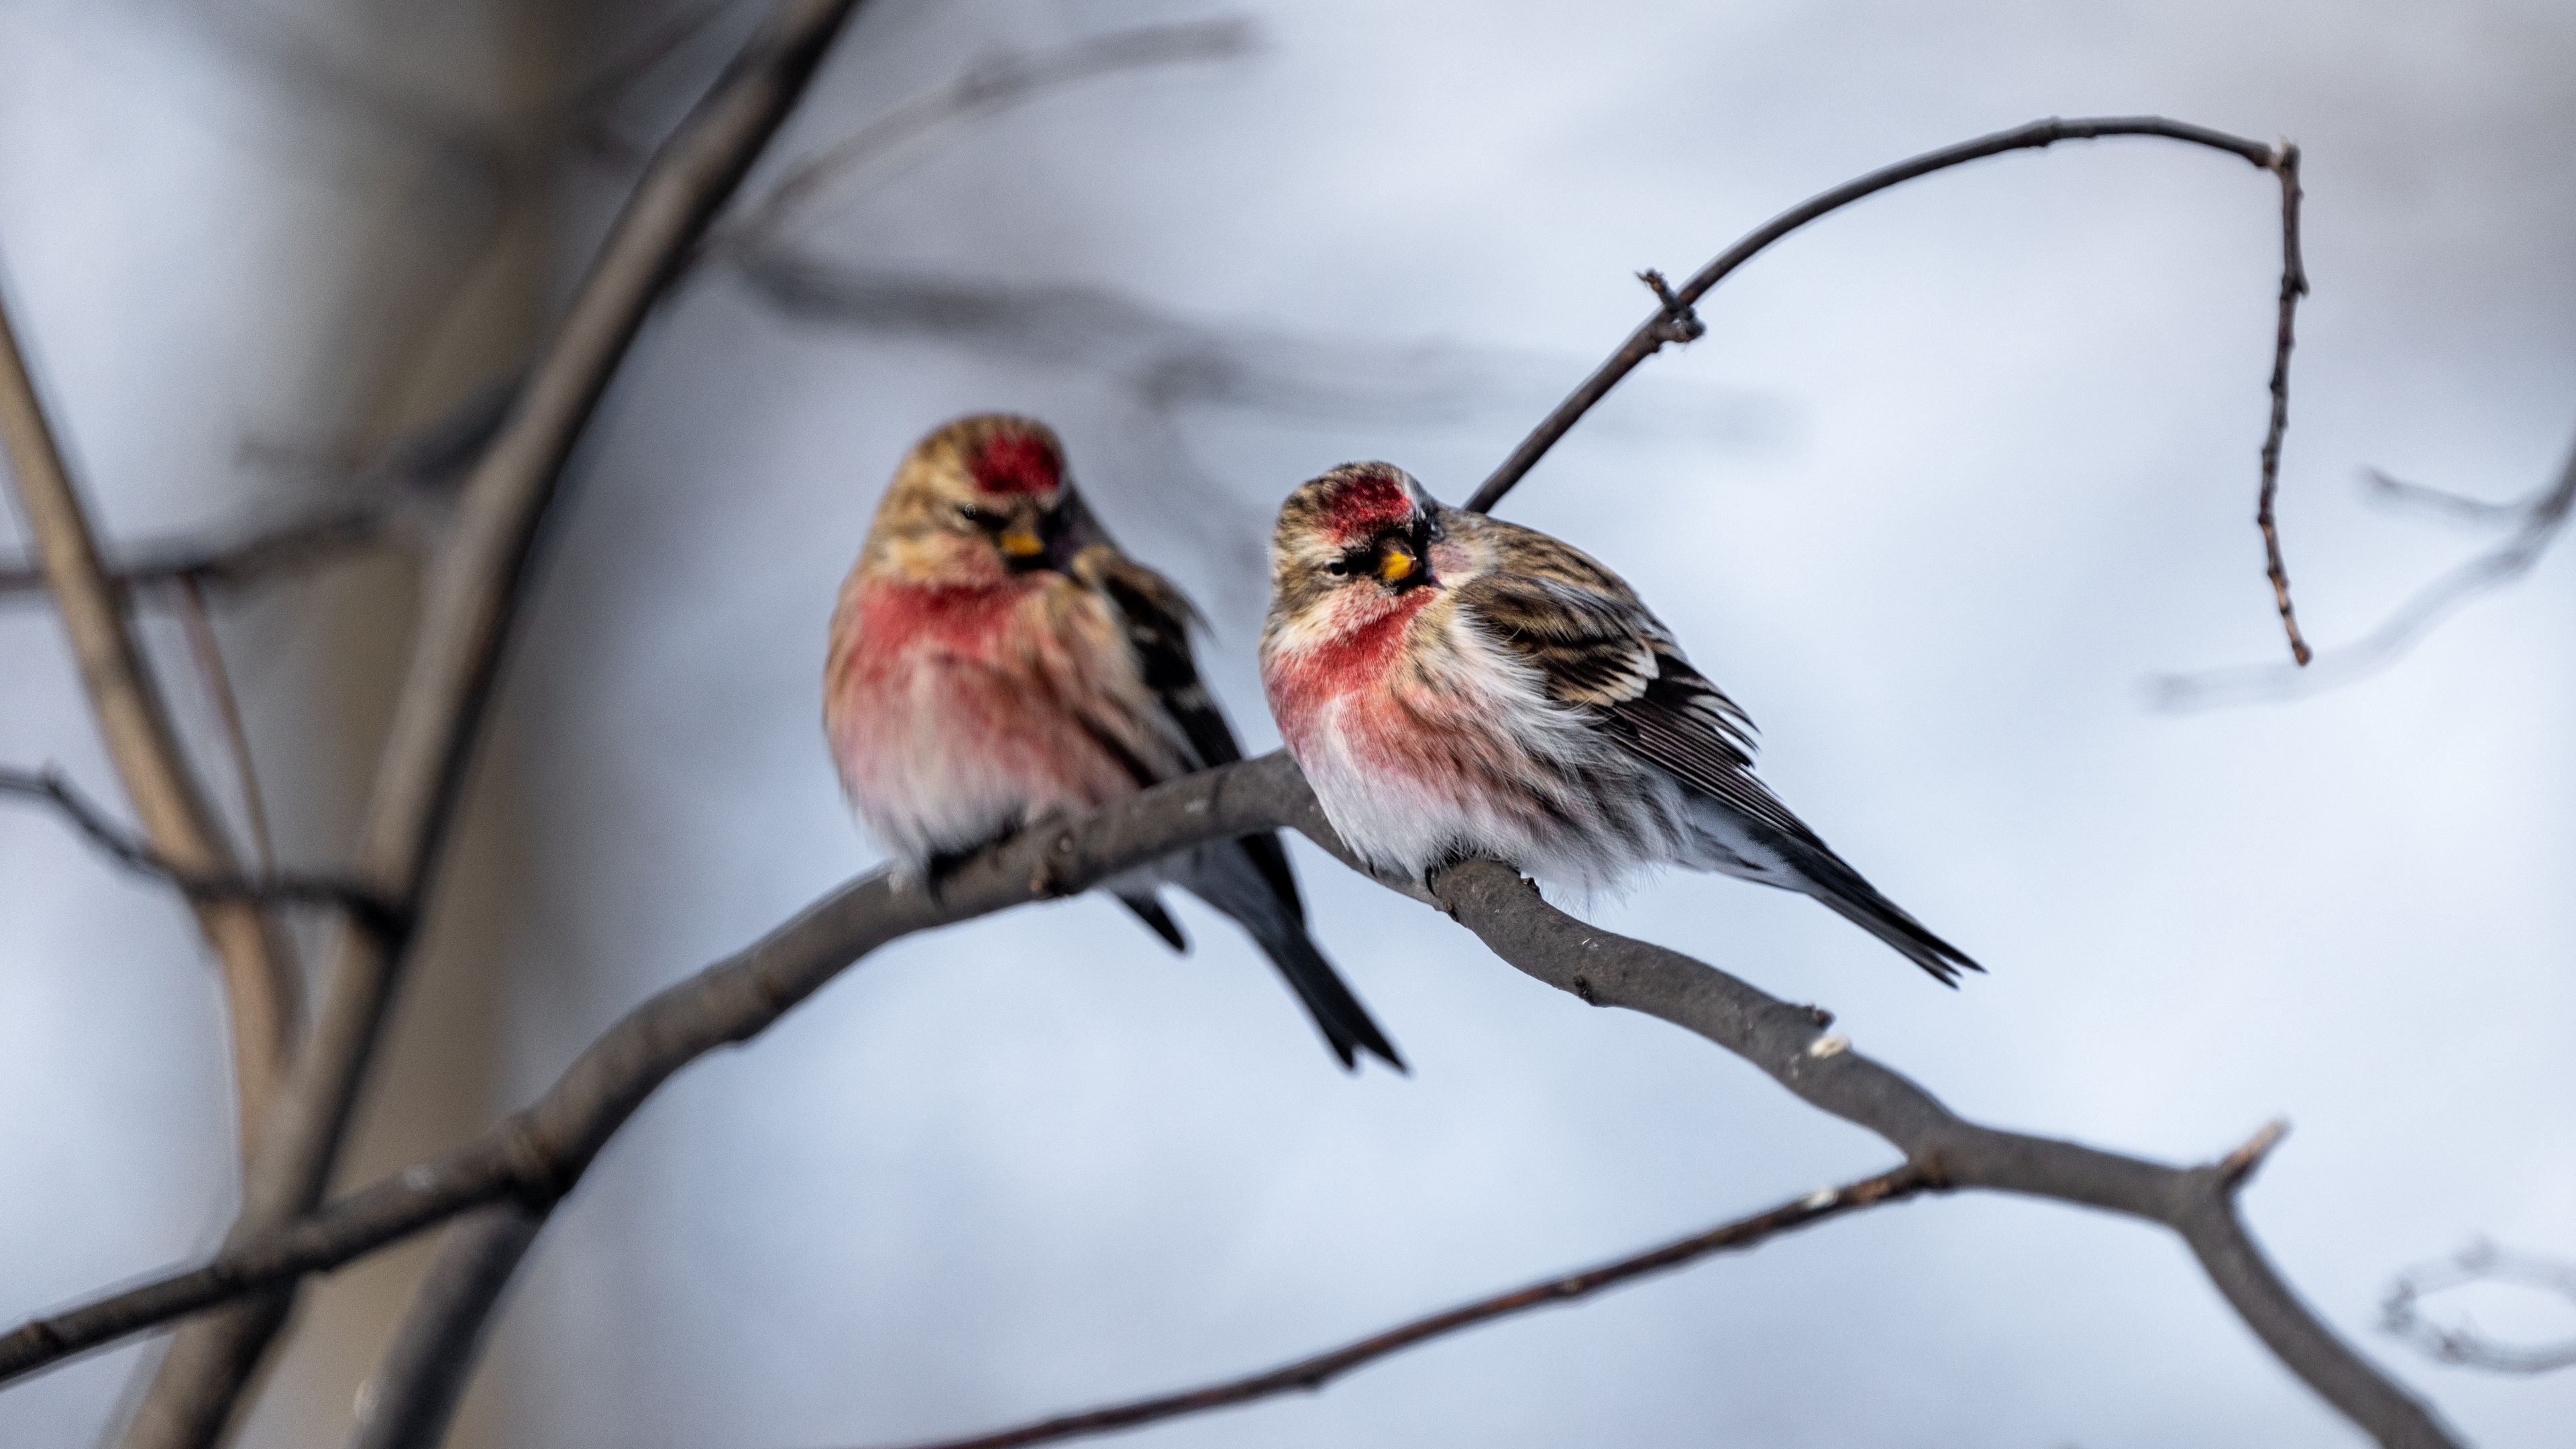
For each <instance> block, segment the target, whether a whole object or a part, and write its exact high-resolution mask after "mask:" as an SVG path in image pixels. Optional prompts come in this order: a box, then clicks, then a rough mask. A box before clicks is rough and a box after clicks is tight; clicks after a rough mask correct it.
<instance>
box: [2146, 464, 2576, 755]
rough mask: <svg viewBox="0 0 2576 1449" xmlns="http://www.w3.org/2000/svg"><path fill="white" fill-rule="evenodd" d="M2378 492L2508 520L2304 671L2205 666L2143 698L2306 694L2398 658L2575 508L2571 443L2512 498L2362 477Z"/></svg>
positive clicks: (2189, 703)
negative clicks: (2506, 529) (2491, 539)
mask: <svg viewBox="0 0 2576 1449" xmlns="http://www.w3.org/2000/svg"><path fill="white" fill-rule="evenodd" d="M2369 477H2370V479H2371V480H2372V482H2371V485H2370V486H2371V487H2373V489H2374V490H2375V491H2376V492H2378V493H2380V494H2381V495H2383V496H2387V497H2391V498H2395V499H2400V500H2402V501H2404V502H2406V503H2408V504H2411V505H2414V506H2417V507H2424V508H2435V509H2439V510H2441V511H2443V512H2446V513H2449V514H2451V515H2452V516H2454V517H2457V518H2479V517H2481V516H2483V517H2486V518H2501V519H2503V520H2506V521H2509V522H2511V523H2512V524H2513V525H2514V530H2513V532H2512V534H2511V535H2510V536H2508V537H2507V538H2506V539H2505V540H2504V541H2503V542H2502V543H2499V544H2497V545H2496V546H2494V547H2493V548H2490V549H2488V550H2487V551H2486V552H2484V553H2482V554H2479V555H2477V556H2476V557H2474V558H2471V559H2469V560H2468V561H2467V562H2465V563H2462V564H2459V565H2456V566H2455V567H2453V568H2452V569H2451V570H2450V571H2449V572H2447V573H2444V574H2442V575H2441V576H2439V577H2437V578H2435V579H2434V580H2433V581H2432V582H2431V583H2429V584H2426V585H2425V586H2424V587H2423V588H2421V589H2419V590H2417V591H2416V593H2415V596H2414V597H2413V598H2410V599H2408V600H2407V601H2406V602H2405V603H2403V604H2401V605H2399V606H2398V608H2397V610H2396V612H2394V613H2392V614H2390V615H2389V616H2388V618H2387V619H2386V620H2385V621H2383V622H2382V623H2381V624H2380V626H2379V627H2378V628H2376V629H2373V630H2371V631H2370V632H2369V633H2367V634H2364V635H2363V636H2361V637H2360V638H2359V639H2356V640H2354V641H2352V642H2351V643H2349V644H2339V645H2336V646H2335V647H2334V648H2332V649H2329V650H2327V651H2326V652H2325V653H2324V654H2322V655H2320V656H2319V657H2318V660H2317V663H2316V666H2315V667H2314V668H2311V669H2309V670H2307V671H2305V672H2304V673H2302V672H2300V671H2298V670H2293V669H2280V668H2275V667H2273V666H2270V665H2261V664H2257V665H2249V666H2245V667H2242V668H2236V669H2217V670H2210V671H2208V672H2206V673H2201V674H2168V675H2164V676H2162V677H2160V678H2157V679H2155V680H2153V681H2151V682H2150V684H2149V691H2150V693H2149V699H2150V702H2151V703H2153V704H2154V705H2155V706H2156V707H2157V708H2159V709H2170V710H2185V709H2205V708H2208V707H2210V706H2213V705H2222V704H2248V703H2255V702H2259V701H2264V700H2277V699H2285V698H2291V697H2294V696H2298V695H2305V694H2313V693H2317V692H2319V691H2322V690H2328V689H2333V688H2336V687H2338V686H2341V685H2345V684H2350V683H2352V682H2354V681H2355V680H2360V679H2367V678H2369V677H2370V676H2371V675H2373V674H2376V673H2378V672H2379V671H2381V670H2383V669H2386V668H2387V667H2388V666H2390V665H2392V664H2394V663H2396V662H2397V661H2398V660H2400V659H2403V658H2405V657H2406V653H2407V651H2408V650H2410V649H2413V648H2414V647H2415V646H2416V645H2417V644H2418V643H2421V642H2422V641H2423V638H2424V636H2425V635H2427V634H2429V633H2431V632H2432V631H2433V627H2434V626H2435V625H2437V624H2439V623H2441V622H2442V621H2443V620H2444V619H2447V618H2449V617H2450V616H2451V615H2452V614H2453V613H2454V612H2456V611H2457V610H2459V609H2460V608H2461V607H2462V606H2464V605H2466V604H2468V603H2471V602H2472V601H2474V600H2476V599H2478V598H2479V597H2481V596H2483V595H2486V594H2491V593H2493V592H2495V591H2496V590H2498V589H2501V588H2503V587H2505V586H2506V585H2508V584H2510V583H2513V582H2514V581H2515V580H2517V579H2520V578H2521V577H2522V576H2523V575H2525V574H2528V573H2530V572H2531V570H2532V567H2533V566H2534V565H2535V564H2538V563H2539V562H2540V560H2541V557H2542V555H2544V554H2546V553H2547V552H2548V551H2549V547H2550V545H2551V544H2554V543H2556V542H2557V541H2558V535H2559V534H2560V532H2561V531H2563V530H2564V529H2565V528H2566V526H2567V518H2568V514H2569V513H2570V512H2571V511H2576V447H2571V449H2570V450H2569V452H2568V455H2567V465H2566V467H2565V468H2563V469H2562V470H2561V471H2560V472H2559V475H2558V481H2557V482H2556V483H2554V484H2552V485H2550V486H2548V487H2546V488H2543V489H2542V490H2541V491H2539V492H2538V493H2536V494H2533V495H2532V496H2530V497H2529V498H2526V499H2523V500H2520V501H2518V502H2514V503H2506V504H2495V503H2480V502H2477V501H2475V500H2472V499H2467V498H2462V497H2460V496H2459V495H2457V494H2451V493H2444V492H2441V491H2439V490H2436V489H2431V488H2424V487H2421V486H2419V485H2416V484H2412V483H2400V482H2397V481H2396V480H2395V479H2392V478H2389V477H2387V476H2386V475H2384V474H2379V473H2372V474H2370V475H2369Z"/></svg>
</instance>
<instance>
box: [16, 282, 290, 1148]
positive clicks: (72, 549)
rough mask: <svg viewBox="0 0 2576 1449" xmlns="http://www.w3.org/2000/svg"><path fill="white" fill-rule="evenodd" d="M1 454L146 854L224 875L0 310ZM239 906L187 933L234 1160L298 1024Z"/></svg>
mask: <svg viewBox="0 0 2576 1449" xmlns="http://www.w3.org/2000/svg"><path fill="white" fill-rule="evenodd" d="M0 444H5V446H6V450H7V453H8V458H9V469H10V473H11V476H12V478H13V479H14V480H15V483H16V490H15V491H16V496H17V499H18V504H19V507H20V510H21V511H22V512H23V514H24V515H25V517H26V521H27V533H28V536H29V538H30V540H31V541H32V543H33V544H34V546H35V552H36V554H37V557H38V559H39V560H40V561H41V568H42V572H43V574H44V577H45V582H46V585H47V587H48V588H49V589H50V590H51V591H52V594H53V599H54V605H55V612H56V614H57V615H58V616H59V617H60V618H61V619H62V623H63V632H64V634H65V635H66V636H67V637H68V638H69V640H70V642H71V647H72V654H73V656H74V658H75V659H76V660H77V661H78V662H79V665H80V677H81V685H82V688H83V689H84V690H86V691H87V693H88V695H89V702H90V711H91V713H92V714H93V715H94V716H95V717H96V719H97V721H98V730H99V735H100V737H101V738H102V740H103V741H104V742H105V744H106V746H107V755H108V760H109V762H110V763H112V764H113V765H114V766H115V767H116V773H117V778H118V779H119V780H121V781H123V782H124V785H125V793H126V796H127V798H128V799H130V800H132V801H133V802H134V810H135V814H136V816H137V817H138V818H139V819H140V820H141V821H142V824H143V834H144V836H145V838H146V839H148V840H149V841H150V842H151V843H152V848H153V849H154V850H155V851H156V852H157V853H158V854H159V855H160V856H161V857H163V858H164V859H167V860H168V861H170V862H171V863H172V864H173V865H175V866H176V867H177V868H178V869H180V870H181V871H183V872H188V873H192V874H198V875H204V876H210V877H221V876H228V875H232V874H235V873H237V872H236V867H235V863H234V857H233V852H232V848H231V846H230V845H229V844H228V843H226V841H225V839H224V834H223V831H222V829H221V828H220V826H219V825H218V824H217V821H216V817H215V813H214V810H213V808H212V807H211V806H210V805H208V803H207V801H206V796H205V792H204V790H203V789H202V788H201V787H200V786H199V785H198V783H197V777H196V772H195V771H194V770H192V769H191V768H190V767H189V763H188V757H187V751H186V750H185V749H184V748H183V747H182V746H181V744H180V742H179V733H178V730H177V729H176V728H175V727H174V726H173V725H172V724H171V722H170V711H169V707H168V705H167V704H166V703H165V702H164V701H163V699H162V696H161V689H160V685H159V683H158V681H156V680H155V679H154V678H153V677H152V671H151V667H150V666H149V665H148V664H147V663H146V662H145V660H144V656H143V648H142V645H141V644H140V643H139V642H138V641H137V640H136V639H135V637H134V632H133V630H132V628H131V627H130V626H129V625H128V623H127V621H126V618H125V613H124V610H123V608H122V606H121V602H120V600H119V599H118V597H117V591H116V589H115V587H114V585H112V584H111V583H109V581H108V579H107V575H106V572H105V570H104V569H103V568H102V567H101V565H100V563H99V550H98V543H97V534H96V531H95V530H94V529H93V528H92V527H91V526H90V521H89V516H88V513H87V511H86V510H85V509H84V508H83V506H82V504H81V499H80V493H79V490H78V489H77V488H76V487H75V486H74V485H73V483H72V478H71V471H70V469H69V467H68V466H67V465H66V464H65V463H64V461H63V453H62V447H61V445H60V444H59V443H58V442H57V441H56V440H55V434H54V428H53V425H52V423H51V422H49V421H48V420H47V418H46V416H45V410H44V405H43V403H42V402H41V400H40V399H39V398H38V397H37V394H36V385H35V380H34V379H33V377H31V376H30V375H29V371H28V367H27V363H26V359H25V357H24V356H22V355H21V353H20V351H19V345H18V337H17V332H16V330H15V329H14V327H13V326H12V325H11V323H10V320H9V316H8V311H7V308H6V307H5V306H0ZM258 904H259V903H258V902H257V901H254V900H246V899H238V898H230V899H228V898H217V897H208V896H191V897H190V898H189V908H190V910H191V911H193V912H194V913H195V915H196V918H197V927H198V930H199V931H200V932H202V933H203V934H204V936H205V938H206V943H207V944H208V945H209V946H211V947H212V948H213V949H214V953H215V957H216V960H217V961H218V962H219V963H221V965H222V967H223V976H224V995H225V1004H226V1006H227V1008H228V1009H229V1011H230V1014H231V1022H232V1058H233V1078H234V1084H235V1089H236V1092H237V1093H238V1096H239V1102H238V1120H237V1123H236V1126H237V1129H238V1132H239V1138H240V1144H241V1151H242V1155H243V1157H244V1159H245V1161H247V1160H249V1159H250V1158H251V1157H252V1156H253V1155H254V1154H255V1151H256V1149H257V1148H258V1146H259V1144H260V1142H261V1140H262V1137H263V1134H264V1128H265V1124H266V1120H267V1113H268V1110H269V1107H270V1105H271V1103H273V1102H274V1101H275V1100H276V1099H277V1097H278V1096H279V1095H280V1093H281V1092H282V1091H283V1090H284V1087H285V1081H286V1074H287V1071H288V1068H289V1063H290V1059H291V1056H292V1053H293V1050H294V1045H295V1039H296V1031H297V1019H298V1017H299V1016H300V1015H301V1014H302V1011H301V1007H302V1002H301V986H302V983H301V981H300V980H299V979H298V976H297V973H296V971H295V969H294V965H293V962H292V961H291V960H290V959H289V958H288V956H287V954H286V949H285V938H284V937H283V935H282V934H280V933H279V932H278V931H277V930H276V929H275V925H274V923H272V922H271V921H269V920H268V919H267V918H266V917H265V916H264V915H263V914H262V913H261V911H260V910H259V909H258Z"/></svg>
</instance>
